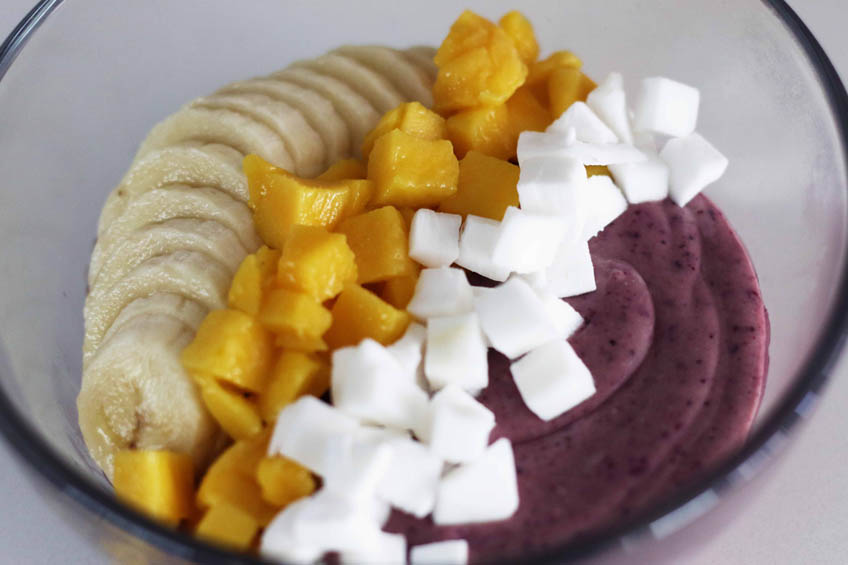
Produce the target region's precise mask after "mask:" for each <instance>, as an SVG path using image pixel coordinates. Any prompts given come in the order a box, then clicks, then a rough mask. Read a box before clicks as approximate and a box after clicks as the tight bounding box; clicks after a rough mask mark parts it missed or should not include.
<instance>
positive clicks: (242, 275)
mask: <svg viewBox="0 0 848 565" xmlns="http://www.w3.org/2000/svg"><path fill="white" fill-rule="evenodd" d="M260 304H262V273H261V272H260V271H259V260H258V259H257V258H256V255H254V254H250V255H248V256H247V257H245V258H244V261H242V262H241V265H239V268H238V270H237V271H236V274H235V276H234V277H233V282H232V284H231V285H230V291H229V293H228V294H227V305H228V306H229V307H230V308H232V309H234V310H241V311H242V312H244V313H245V314H249V315H251V316H255V315H256V313H257V312H259V306H260Z"/></svg>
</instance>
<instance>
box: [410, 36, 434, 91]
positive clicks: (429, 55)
mask: <svg viewBox="0 0 848 565" xmlns="http://www.w3.org/2000/svg"><path fill="white" fill-rule="evenodd" d="M401 54H403V56H404V57H406V58H407V59H408V60H409V61H410V62H412V63H413V64H414V65H415V66H416V67H418V68H419V69H421V71H423V72H424V74H425V75H426V76H427V78H428V79H429V80H430V85H431V86H432V84H433V83H434V82H435V81H436V75H437V74H439V68H438V67H437V66H436V63H435V62H434V61H433V58H434V57H435V56H436V50H435V49H434V48H433V47H429V46H426V45H418V46H416V47H410V48H409V49H406V50H404V51H401Z"/></svg>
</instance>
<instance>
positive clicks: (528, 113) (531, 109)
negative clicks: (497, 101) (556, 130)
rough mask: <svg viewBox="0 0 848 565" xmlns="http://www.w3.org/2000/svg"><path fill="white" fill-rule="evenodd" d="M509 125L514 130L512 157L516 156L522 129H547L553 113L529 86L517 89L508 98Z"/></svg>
mask: <svg viewBox="0 0 848 565" xmlns="http://www.w3.org/2000/svg"><path fill="white" fill-rule="evenodd" d="M506 107H507V110H508V111H509V125H510V128H511V130H512V138H511V147H512V154H511V155H510V156H511V157H513V156H515V148H516V146H517V145H518V136H519V135H520V134H521V132H522V131H545V130H546V129H547V127H548V126H549V125H551V121H552V119H551V113H550V112H549V111H548V109H547V108H546V107H545V106H543V105H542V103H541V102H539V100H538V99H537V98H536V95H535V94H533V91H532V90H530V88H529V87H527V86H522V87H521V88H519V89H518V90H516V91H515V94H513V95H512V98H510V99H509V100H507V103H506Z"/></svg>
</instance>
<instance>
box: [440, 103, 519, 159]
mask: <svg viewBox="0 0 848 565" xmlns="http://www.w3.org/2000/svg"><path fill="white" fill-rule="evenodd" d="M447 128H448V139H450V140H451V143H453V147H454V151H455V152H456V155H457V157H459V158H460V159H462V158H463V157H465V155H466V154H467V153H468V152H469V151H479V152H481V153H485V154H486V155H491V156H492V157H497V158H498V159H509V158H510V157H512V155H513V154H514V153H515V144H514V142H513V141H512V137H513V136H512V128H511V126H510V121H509V110H507V107H506V105H505V104H500V105H498V106H482V107H480V108H473V109H471V110H465V111H464V112H459V113H458V114H454V115H453V116H451V117H450V118H448V119H447Z"/></svg>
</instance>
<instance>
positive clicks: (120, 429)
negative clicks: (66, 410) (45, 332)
mask: <svg viewBox="0 0 848 565" xmlns="http://www.w3.org/2000/svg"><path fill="white" fill-rule="evenodd" d="M193 338H194V330H193V329H192V328H190V327H188V326H186V325H185V324H183V323H182V322H180V321H179V320H176V319H175V318H173V317H171V316H166V315H159V314H147V315H142V316H137V317H135V318H133V319H132V320H131V321H129V322H127V323H126V324H124V325H123V326H122V327H121V328H120V330H119V331H117V332H115V333H114V334H113V335H112V336H111V337H110V338H109V340H108V341H107V342H104V343H103V345H102V346H101V347H100V349H99V351H98V352H97V355H96V356H95V357H94V358H93V359H92V361H91V363H90V364H89V366H88V367H87V369H86V370H85V372H84V374H83V382H82V389H81V391H80V394H79V397H78V398H77V410H78V412H79V424H80V429H81V430H82V434H83V438H84V439H85V443H86V445H87V446H88V449H89V451H90V452H91V456H92V457H93V458H94V460H95V461H96V462H97V463H98V464H99V465H100V467H101V468H102V469H103V471H104V472H105V473H106V476H107V477H109V479H111V478H112V471H113V458H114V454H115V452H116V451H118V450H121V449H126V448H138V449H169V450H172V451H178V452H183V453H188V454H190V455H192V456H193V458H194V460H195V464H196V468H197V469H203V468H204V465H205V464H206V463H207V462H208V460H209V458H210V457H211V456H212V454H213V453H214V450H215V449H216V447H217V446H218V445H219V442H220V431H219V430H218V426H217V425H216V424H215V422H214V421H213V420H212V418H211V416H209V413H208V412H207V411H206V408H205V407H204V405H203V402H202V401H201V399H200V394H199V392H198V390H197V387H196V386H195V384H194V382H193V381H192V379H191V378H190V377H189V375H188V374H186V372H185V370H184V369H183V367H182V365H181V364H180V352H181V351H182V350H183V348H184V347H185V346H186V345H188V344H189V343H190V342H191V340H192V339H193Z"/></svg>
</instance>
